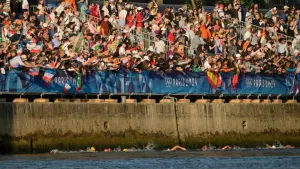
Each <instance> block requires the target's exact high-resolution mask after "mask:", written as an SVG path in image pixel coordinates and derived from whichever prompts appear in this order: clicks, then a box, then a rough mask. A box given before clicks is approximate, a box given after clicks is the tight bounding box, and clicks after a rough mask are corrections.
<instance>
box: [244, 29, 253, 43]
mask: <svg viewBox="0 0 300 169" xmlns="http://www.w3.org/2000/svg"><path fill="white" fill-rule="evenodd" d="M251 29H252V28H251V26H248V27H247V31H246V33H245V35H244V40H247V39H249V38H251V35H252V33H251Z"/></svg>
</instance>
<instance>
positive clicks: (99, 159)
mask: <svg viewBox="0 0 300 169" xmlns="http://www.w3.org/2000/svg"><path fill="white" fill-rule="evenodd" d="M0 168H1V169H5V168H18V169H23V168H24V169H25V168H45V169H46V168H47V169H48V168H49V169H50V168H51V169H52V168H78V169H81V168H91V169H92V168H107V169H118V168H141V169H148V168H149V169H158V168H163V169H165V168H166V169H177V168H178V169H182V168H204V169H206V168H207V169H214V168H216V169H217V168H223V169H235V168H236V169H243V168H245V169H248V168H250V169H252V168H253V169H257V168H264V169H300V150H299V149H296V150H295V149H294V150H285V149H283V150H249V149H248V150H239V151H205V152H197V151H194V152H161V151H160V152H159V151H152V152H111V153H104V152H99V153H63V154H35V155H4V156H0Z"/></svg>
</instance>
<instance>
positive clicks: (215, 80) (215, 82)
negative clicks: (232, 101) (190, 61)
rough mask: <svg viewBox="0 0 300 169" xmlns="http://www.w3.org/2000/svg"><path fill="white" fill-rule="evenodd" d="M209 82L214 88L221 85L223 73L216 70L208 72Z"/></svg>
mask: <svg viewBox="0 0 300 169" xmlns="http://www.w3.org/2000/svg"><path fill="white" fill-rule="evenodd" d="M206 75H207V80H208V83H209V84H210V85H211V87H212V88H213V89H215V88H217V87H221V85H222V79H221V75H220V74H219V73H216V72H212V71H208V72H206Z"/></svg>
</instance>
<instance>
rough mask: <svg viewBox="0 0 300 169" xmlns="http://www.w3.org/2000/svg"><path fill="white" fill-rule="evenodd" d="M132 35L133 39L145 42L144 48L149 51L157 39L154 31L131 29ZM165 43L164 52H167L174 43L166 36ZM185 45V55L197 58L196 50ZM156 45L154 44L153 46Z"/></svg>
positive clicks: (163, 39)
mask: <svg viewBox="0 0 300 169" xmlns="http://www.w3.org/2000/svg"><path fill="white" fill-rule="evenodd" d="M130 32H131V36H132V38H133V39H132V40H134V41H135V42H143V45H144V50H145V51H147V50H148V49H149V47H151V46H152V44H155V42H156V40H155V38H156V35H155V33H153V32H148V31H147V32H143V31H141V32H137V31H136V30H134V29H133V30H131V31H130ZM161 40H162V41H163V42H164V44H165V52H164V54H167V53H168V51H169V50H170V48H171V47H172V46H173V44H172V43H171V42H169V41H168V40H167V38H166V37H164V38H162V39H161ZM182 46H183V53H184V56H185V57H189V58H195V54H194V50H192V49H191V47H189V46H186V45H182ZM152 47H154V46H152Z"/></svg>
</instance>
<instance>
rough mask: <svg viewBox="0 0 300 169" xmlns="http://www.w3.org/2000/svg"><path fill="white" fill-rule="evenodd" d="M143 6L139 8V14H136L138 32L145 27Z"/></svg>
mask: <svg viewBox="0 0 300 169" xmlns="http://www.w3.org/2000/svg"><path fill="white" fill-rule="evenodd" d="M142 9H143V8H142V7H138V8H137V14H136V28H137V32H140V31H141V30H142V27H143V15H142Z"/></svg>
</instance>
